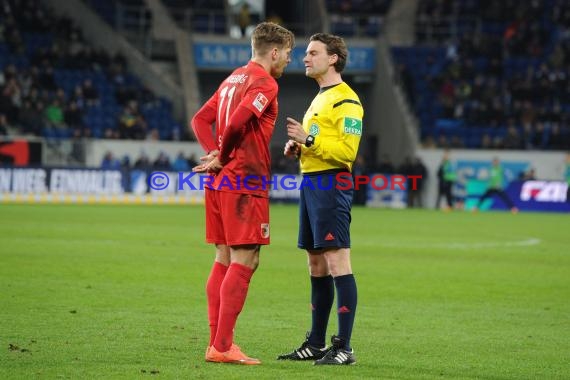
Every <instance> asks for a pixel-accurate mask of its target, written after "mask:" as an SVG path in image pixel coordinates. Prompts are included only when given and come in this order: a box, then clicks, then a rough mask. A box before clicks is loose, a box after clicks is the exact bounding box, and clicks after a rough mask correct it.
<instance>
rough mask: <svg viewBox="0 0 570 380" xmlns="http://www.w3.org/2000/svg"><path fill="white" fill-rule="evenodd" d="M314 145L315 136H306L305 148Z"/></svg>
mask: <svg viewBox="0 0 570 380" xmlns="http://www.w3.org/2000/svg"><path fill="white" fill-rule="evenodd" d="M314 143H315V136H313V135H309V136H307V139H306V140H305V146H306V147H307V148H310V147H312V146H313V144H314Z"/></svg>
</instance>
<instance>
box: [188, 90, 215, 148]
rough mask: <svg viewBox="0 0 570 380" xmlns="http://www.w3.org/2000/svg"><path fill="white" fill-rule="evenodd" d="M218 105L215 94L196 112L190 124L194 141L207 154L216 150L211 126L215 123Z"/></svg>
mask: <svg viewBox="0 0 570 380" xmlns="http://www.w3.org/2000/svg"><path fill="white" fill-rule="evenodd" d="M217 105H218V94H217V92H216V93H215V94H214V95H212V97H211V98H210V99H209V100H208V101H207V102H206V103H205V104H204V105H203V106H202V108H200V109H199V110H198V112H196V114H195V115H194V117H193V118H192V121H191V122H190V124H191V126H192V130H193V131H194V135H195V136H196V139H197V140H198V142H199V143H200V145H201V146H202V148H203V149H204V150H205V151H206V152H207V153H208V152H211V151H213V150H216V149H218V147H217V144H216V139H215V137H214V133H213V128H212V125H213V124H214V122H215V121H216V110H217V108H218V107H217Z"/></svg>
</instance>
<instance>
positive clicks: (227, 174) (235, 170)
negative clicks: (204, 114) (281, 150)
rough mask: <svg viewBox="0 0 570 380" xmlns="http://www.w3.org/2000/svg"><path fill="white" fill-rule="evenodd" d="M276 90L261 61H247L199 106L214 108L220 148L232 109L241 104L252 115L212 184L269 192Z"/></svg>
mask: <svg viewBox="0 0 570 380" xmlns="http://www.w3.org/2000/svg"><path fill="white" fill-rule="evenodd" d="M277 91H278V86H277V81H276V80H275V79H274V78H273V77H272V76H271V75H269V73H268V72H267V71H265V70H264V69H263V67H262V66H261V65H259V64H257V63H255V62H252V61H250V62H249V63H248V64H247V65H246V66H242V67H240V68H238V69H236V70H234V72H233V73H232V74H231V75H230V76H228V77H227V78H226V79H225V80H224V81H223V82H222V83H221V85H220V87H219V88H218V90H217V91H216V93H215V94H214V95H213V96H212V97H211V98H210V99H209V100H208V102H207V103H206V104H205V105H204V106H203V107H202V108H203V109H208V108H209V109H210V110H213V109H215V110H216V117H215V119H216V144H217V148H218V149H219V150H220V151H221V150H222V146H221V144H222V137H223V134H224V131H225V129H226V126H227V125H228V122H229V120H230V117H231V115H232V114H233V112H234V111H235V110H236V109H237V108H238V107H240V106H241V107H245V108H247V109H248V110H250V111H252V112H253V114H254V115H255V117H252V118H250V119H249V121H248V122H247V123H246V125H244V126H243V130H242V134H241V138H240V139H239V141H238V142H237V145H236V146H235V148H234V150H233V152H231V153H230V156H229V157H230V160H229V161H228V162H227V164H225V165H224V167H223V168H222V170H221V171H220V172H219V173H218V174H217V175H216V179H215V181H214V183H213V185H212V188H214V189H217V190H219V191H235V192H238V193H246V194H255V195H259V196H263V197H268V196H269V189H270V187H271V184H269V183H268V182H267V181H268V180H269V179H270V175H271V170H270V169H271V156H270V154H269V142H270V140H271V136H272V135H273V129H274V127H275V121H276V120H277V110H278V105H277ZM200 142H201V143H202V145H203V146H208V144H204V143H203V142H202V141H200Z"/></svg>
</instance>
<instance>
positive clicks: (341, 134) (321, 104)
mask: <svg viewBox="0 0 570 380" xmlns="http://www.w3.org/2000/svg"><path fill="white" fill-rule="evenodd" d="M363 116H364V109H363V108H362V105H361V103H360V99H359V98H358V96H357V95H356V93H355V92H354V91H353V90H352V89H351V88H350V86H349V85H348V84H346V83H345V82H342V83H340V84H338V85H335V86H331V87H326V88H323V89H321V91H320V92H319V94H318V95H317V96H316V97H315V98H314V99H313V101H312V102H311V106H310V107H309V109H308V110H307V112H306V113H305V116H304V117H303V129H304V130H305V132H307V133H308V134H310V135H313V136H315V143H314V144H313V145H312V146H311V147H310V148H307V147H306V146H305V145H302V146H301V157H300V160H301V172H302V173H313V172H320V171H324V170H330V169H346V170H348V171H350V170H351V169H352V163H353V162H354V160H356V153H357V152H358V145H359V143H360V137H361V136H362V117H363Z"/></svg>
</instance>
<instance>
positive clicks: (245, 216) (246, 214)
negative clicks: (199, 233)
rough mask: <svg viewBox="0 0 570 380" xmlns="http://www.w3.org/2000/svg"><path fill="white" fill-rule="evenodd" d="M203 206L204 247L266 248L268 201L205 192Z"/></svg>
mask: <svg viewBox="0 0 570 380" xmlns="http://www.w3.org/2000/svg"><path fill="white" fill-rule="evenodd" d="M205 202H206V241H207V242H208V243H212V244H225V245H228V246H236V245H246V244H259V245H267V244H269V199H267V198H263V197H258V196H255V195H252V194H240V193H236V192H229V191H228V192H225V191H217V190H212V189H208V188H206V189H205Z"/></svg>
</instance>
